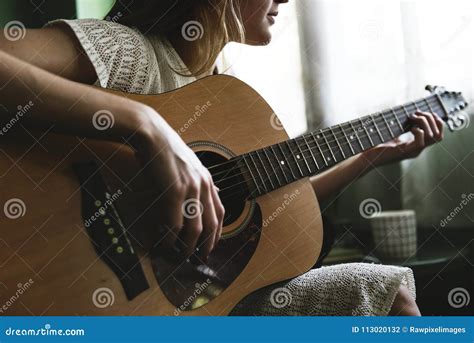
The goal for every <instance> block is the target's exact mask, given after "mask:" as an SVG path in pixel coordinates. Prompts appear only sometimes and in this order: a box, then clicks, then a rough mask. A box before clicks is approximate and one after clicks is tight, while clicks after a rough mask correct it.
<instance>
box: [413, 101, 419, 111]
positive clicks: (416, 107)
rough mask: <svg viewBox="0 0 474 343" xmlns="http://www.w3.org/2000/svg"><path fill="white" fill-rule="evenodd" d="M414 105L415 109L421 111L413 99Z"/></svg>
mask: <svg viewBox="0 0 474 343" xmlns="http://www.w3.org/2000/svg"><path fill="white" fill-rule="evenodd" d="M412 104H413V106H415V110H417V111H420V108H419V107H418V105H417V103H416V102H414V101H412Z"/></svg>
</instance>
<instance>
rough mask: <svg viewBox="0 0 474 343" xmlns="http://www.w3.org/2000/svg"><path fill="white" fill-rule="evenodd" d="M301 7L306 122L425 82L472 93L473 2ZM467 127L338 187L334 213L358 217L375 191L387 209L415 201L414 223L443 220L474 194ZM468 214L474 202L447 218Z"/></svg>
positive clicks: (351, 111)
mask: <svg viewBox="0 0 474 343" xmlns="http://www.w3.org/2000/svg"><path fill="white" fill-rule="evenodd" d="M297 4H298V13H299V14H300V18H301V20H300V24H301V25H300V27H301V34H302V38H303V39H302V41H303V43H302V52H303V56H302V59H303V68H304V71H305V72H304V75H305V77H306V80H305V81H306V84H307V85H308V90H309V91H308V92H307V93H306V94H307V98H306V100H307V105H308V106H307V108H308V111H307V114H308V120H309V126H310V128H318V127H324V126H327V125H331V124H335V123H339V122H342V121H346V120H349V119H352V118H355V117H357V116H360V115H362V114H367V113H372V112H376V111H378V110H382V109H385V108H386V107H388V106H392V105H396V104H399V103H403V102H405V101H408V100H412V99H413V98H417V97H421V96H424V95H425V94H426V92H425V91H424V87H425V85H427V84H434V85H442V86H445V87H446V88H447V89H449V90H454V91H462V92H463V94H464V95H465V97H466V98H467V100H468V101H469V100H473V96H474V76H473V74H474V54H473V47H474V43H473V42H472V37H473V33H474V28H473V23H472V22H473V15H474V2H473V1H469V0H464V1H463V0H450V1H446V0H439V1H437V0H411V1H410V0H406V1H400V0H384V1H376V0H372V1H369V0H365V1H350V0H299V1H298V2H297ZM473 107H474V104H473ZM471 112H472V110H471ZM472 133H473V128H472V125H471V126H470V127H468V128H466V129H464V130H462V131H460V132H456V133H454V134H450V133H447V134H446V139H445V140H444V141H443V142H442V143H441V144H438V146H436V147H432V148H430V149H429V151H426V152H424V153H423V154H422V155H421V157H420V158H418V159H416V160H410V161H406V162H403V163H402V164H401V165H395V166H391V167H384V168H383V172H381V171H380V170H378V171H375V172H372V173H371V174H370V176H369V177H368V178H365V179H364V180H363V181H361V182H359V183H357V184H356V185H354V186H352V187H350V188H349V190H348V191H347V192H345V194H342V196H341V198H340V199H339V200H338V208H339V210H341V211H342V209H344V210H345V211H346V213H347V209H349V213H350V212H351V211H352V214H351V215H352V216H353V217H354V218H356V217H357V216H358V204H359V203H360V201H361V200H363V199H364V198H367V197H375V198H377V199H378V200H379V202H380V203H381V206H382V208H383V209H390V208H397V207H398V208H399V207H405V208H414V209H415V210H416V211H417V215H418V219H419V224H420V225H422V226H426V227H431V226H433V225H435V226H439V223H440V220H441V219H442V218H443V217H445V216H446V215H448V214H449V211H451V209H452V208H454V207H456V206H457V205H458V204H459V203H460V202H461V201H462V199H463V194H469V193H474V188H473V182H472V178H473V176H474V156H472V155H473V154H472V146H473V143H474V138H473V135H472ZM387 194H390V196H387ZM359 218H360V216H359ZM473 220H474V201H472V203H471V204H469V205H468V207H467V208H465V210H464V211H462V213H461V214H460V215H459V216H456V218H455V220H453V221H451V222H450V225H455V226H461V227H462V226H469V225H470V226H472V223H473Z"/></svg>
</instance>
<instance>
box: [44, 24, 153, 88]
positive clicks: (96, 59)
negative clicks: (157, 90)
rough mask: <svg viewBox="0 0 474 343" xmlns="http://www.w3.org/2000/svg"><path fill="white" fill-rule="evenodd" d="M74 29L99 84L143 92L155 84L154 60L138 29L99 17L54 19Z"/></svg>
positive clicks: (150, 49) (146, 39)
mask: <svg viewBox="0 0 474 343" xmlns="http://www.w3.org/2000/svg"><path fill="white" fill-rule="evenodd" d="M60 24H63V25H66V26H68V27H69V28H70V29H72V31H73V32H74V34H75V36H76V37H77V39H78V40H79V43H80V45H81V46H82V48H83V50H84V52H85V53H86V54H87V56H88V57H89V59H90V60H91V62H92V64H93V66H94V68H95V71H96V74H97V77H98V83H99V85H100V86H101V87H104V88H110V89H116V90H121V91H126V92H134V93H146V92H150V91H153V88H154V87H153V86H154V85H155V84H156V80H155V78H156V77H157V73H156V71H157V69H158V62H157V59H156V55H155V51H154V48H153V46H152V45H151V43H150V41H149V39H148V38H147V37H146V36H145V35H143V34H142V33H141V32H140V31H139V30H137V29H134V28H131V27H128V26H124V25H122V24H119V23H116V22H113V21H107V20H99V19H75V20H64V19H61V20H55V21H53V22H50V23H49V24H48V26H51V25H60Z"/></svg>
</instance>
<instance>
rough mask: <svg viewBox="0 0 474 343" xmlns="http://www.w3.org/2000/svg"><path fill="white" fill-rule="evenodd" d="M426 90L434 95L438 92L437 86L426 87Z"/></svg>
mask: <svg viewBox="0 0 474 343" xmlns="http://www.w3.org/2000/svg"><path fill="white" fill-rule="evenodd" d="M425 89H426V90H427V91H428V92H431V93H434V91H435V90H436V86H431V85H427V86H426V87H425Z"/></svg>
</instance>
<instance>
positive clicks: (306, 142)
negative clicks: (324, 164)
mask: <svg viewBox="0 0 474 343" xmlns="http://www.w3.org/2000/svg"><path fill="white" fill-rule="evenodd" d="M302 137H303V140H304V142H305V144H306V146H307V147H308V150H309V152H310V153H311V158H312V159H313V162H314V164H315V166H316V170H319V164H318V161H317V160H316V157H314V154H313V149H311V147H310V146H309V144H308V141H307V140H306V137H305V135H303V136H302Z"/></svg>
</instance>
